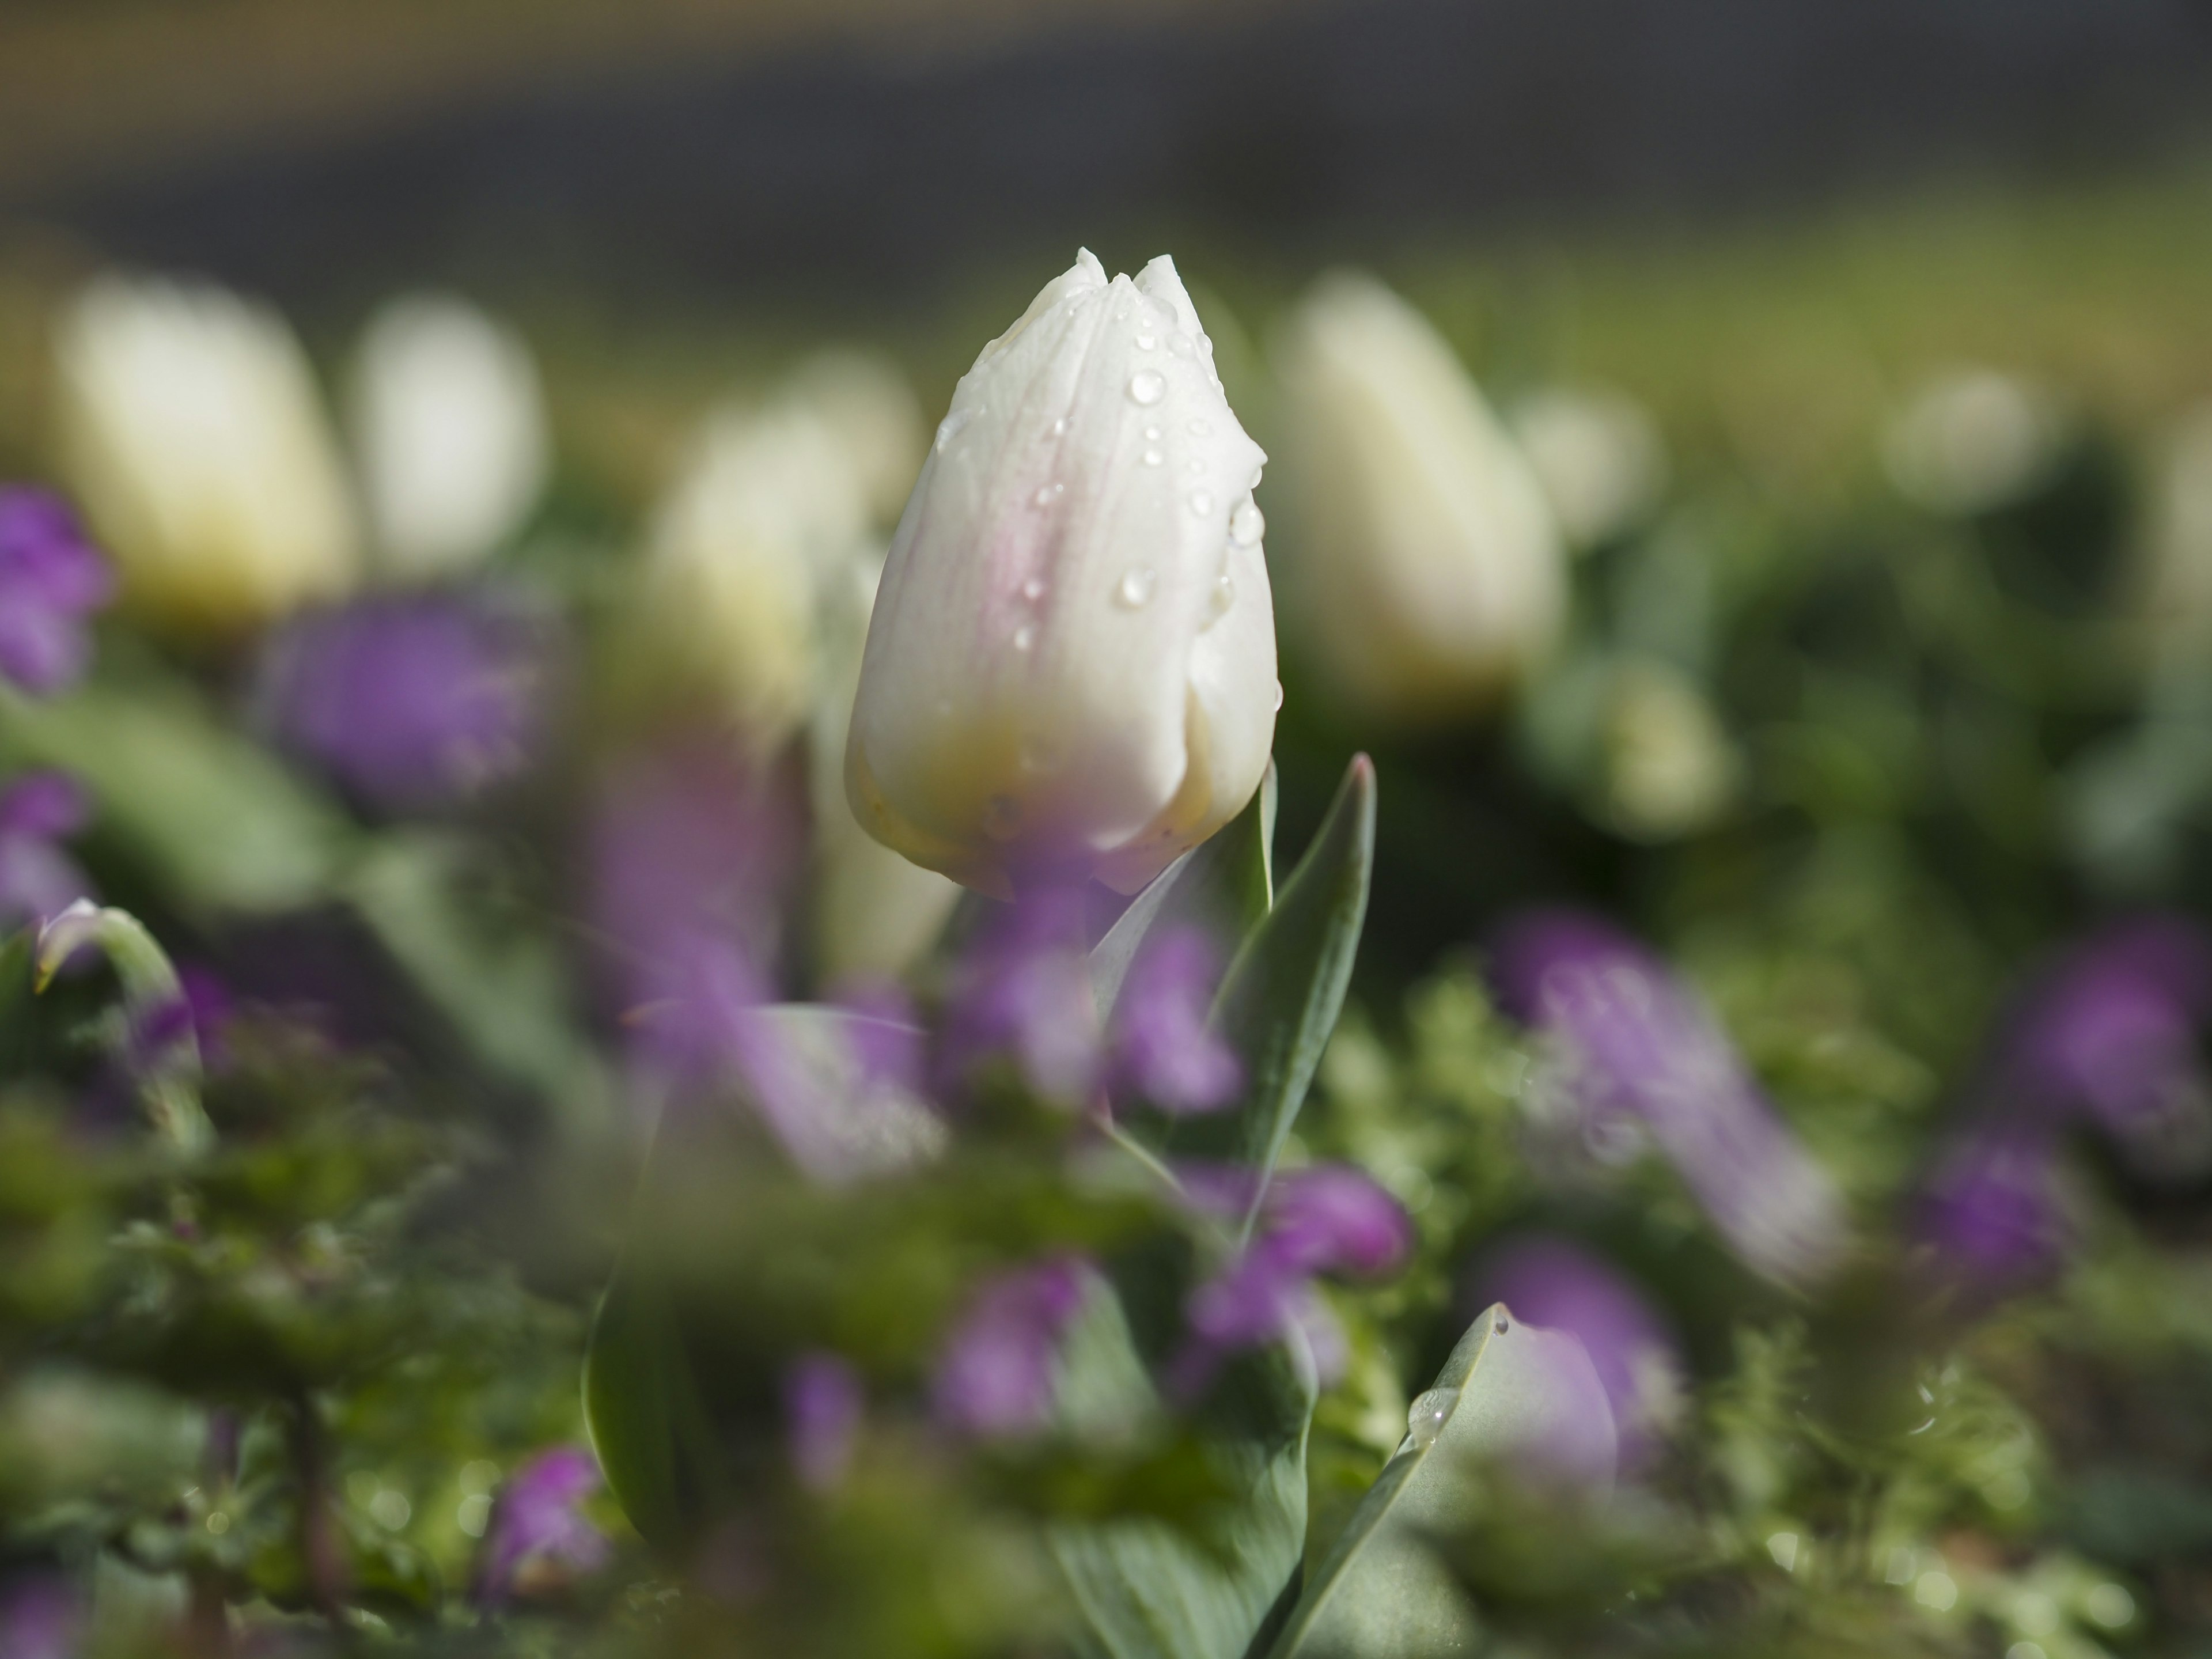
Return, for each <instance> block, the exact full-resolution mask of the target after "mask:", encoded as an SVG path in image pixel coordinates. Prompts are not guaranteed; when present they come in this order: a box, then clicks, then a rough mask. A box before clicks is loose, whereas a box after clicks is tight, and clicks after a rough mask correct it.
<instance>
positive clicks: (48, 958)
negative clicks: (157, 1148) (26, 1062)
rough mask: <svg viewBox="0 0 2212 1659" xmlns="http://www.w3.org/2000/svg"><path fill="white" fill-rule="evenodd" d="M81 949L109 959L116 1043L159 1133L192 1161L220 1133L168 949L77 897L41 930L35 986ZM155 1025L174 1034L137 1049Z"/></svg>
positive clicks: (122, 916)
mask: <svg viewBox="0 0 2212 1659" xmlns="http://www.w3.org/2000/svg"><path fill="white" fill-rule="evenodd" d="M83 950H95V951H100V953H101V954H102V955H104V956H106V958H107V959H108V961H109V962H110V963H112V964H113V966H114V969H115V977H116V981H117V982H118V984H120V985H121V987H123V1007H124V1012H125V1015H126V1016H127V1017H128V1025H127V1027H126V1029H125V1033H124V1035H123V1036H122V1037H121V1038H120V1039H119V1041H120V1043H121V1046H122V1047H123V1048H124V1050H125V1054H126V1056H127V1058H128V1060H129V1061H130V1064H131V1071H132V1072H133V1073H135V1074H136V1075H137V1079H138V1092H139V1095H140V1097H142V1098H143V1100H144V1102H145V1105H146V1114H147V1115H148V1116H149V1118H151V1119H152V1120H153V1123H154V1127H155V1129H157V1130H158V1131H160V1132H161V1134H162V1135H164V1136H165V1137H167V1139H168V1140H169V1141H170V1143H171V1144H172V1145H173V1146H175V1147H176V1149H177V1150H178V1151H179V1152H183V1153H185V1154H186V1155H187V1156H190V1155H192V1154H196V1153H199V1152H205V1151H206V1150H207V1149H208V1147H209V1146H210V1145H211V1144H213V1142H214V1139H215V1131H214V1129H213V1127H210V1124H209V1122H208V1120H207V1114H206V1113H205V1112H204V1111H202V1110H201V1109H200V1045H199V1041H198V1039H197V1037H196V1036H194V1035H193V1033H192V1028H191V1022H190V1021H189V1020H179V1019H177V1018H176V1015H177V1013H178V1012H179V1011H180V1010H181V1009H183V1007H184V1006H185V987H184V985H183V983H182V982H181V981H179V979H178V978H177V970H176V969H174V968H173V967H172V966H171V965H170V963H169V957H168V954H167V952H166V951H163V950H162V949H161V946H160V945H158V944H156V943H155V939H154V936H153V935H152V934H151V933H148V932H147V931H146V927H145V924H144V923H143V922H142V921H139V920H138V918H137V917H136V916H134V915H131V913H130V912H129V911H127V910H117V909H112V908H101V907H100V906H99V905H96V904H94V903H93V902H91V901H90V900H89V899H79V900H78V901H77V902H76V903H74V904H72V905H70V907H69V908H68V909H66V910H64V911H63V912H62V913H61V915H58V916H56V917H55V918H54V919H53V920H52V921H50V922H48V923H47V924H46V926H45V927H41V928H40V930H39V954H38V975H37V979H36V981H34V983H35V986H36V988H37V989H39V990H40V991H44V990H45V989H46V987H47V986H48V985H49V984H50V983H51V982H52V980H53V976H54V975H56V974H57V973H58V972H60V971H61V966H62V964H63V963H65V962H67V961H68V960H69V959H70V957H73V956H75V955H76V953H77V952H78V951H83ZM158 1022H166V1023H167V1024H168V1025H169V1026H171V1027H173V1028H174V1029H171V1030H164V1031H162V1033H161V1041H160V1042H159V1044H158V1045H157V1046H149V1047H148V1048H147V1049H146V1051H145V1052H143V1053H138V1052H135V1051H136V1050H137V1049H138V1048H139V1047H140V1045H141V1044H142V1043H143V1042H146V1039H147V1037H148V1035H149V1033H151V1032H153V1031H155V1030H156V1029H157V1023H158Z"/></svg>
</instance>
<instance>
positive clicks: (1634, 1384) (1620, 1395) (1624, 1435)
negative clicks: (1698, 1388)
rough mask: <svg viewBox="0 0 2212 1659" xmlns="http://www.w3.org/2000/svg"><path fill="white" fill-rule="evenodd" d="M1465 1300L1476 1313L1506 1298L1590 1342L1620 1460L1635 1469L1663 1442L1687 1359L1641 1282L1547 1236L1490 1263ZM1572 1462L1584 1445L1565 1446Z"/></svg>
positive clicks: (1526, 1313)
mask: <svg viewBox="0 0 2212 1659" xmlns="http://www.w3.org/2000/svg"><path fill="white" fill-rule="evenodd" d="M1471 1283H1472V1285H1473V1289H1472V1291H1471V1293H1470V1294H1469V1295H1468V1296H1467V1297H1464V1298H1462V1306H1463V1307H1464V1308H1465V1309H1466V1310H1468V1312H1469V1313H1470V1314H1472V1313H1474V1312H1479V1311H1480V1310H1482V1309H1484V1308H1486V1307H1488V1306H1489V1305H1490V1304H1492V1303H1493V1302H1502V1303H1504V1304H1505V1305H1506V1307H1507V1308H1508V1309H1509V1310H1510V1311H1511V1312H1512V1314H1513V1315H1514V1316H1515V1317H1516V1318H1517V1319H1519V1320H1521V1321H1522V1322H1523V1323H1525V1324H1529V1325H1539V1326H1543V1327H1545V1328H1548V1329H1552V1330H1558V1331H1565V1332H1566V1333H1568V1334H1570V1335H1571V1336H1573V1337H1574V1338H1575V1340H1577V1341H1578V1342H1580V1343H1581V1344H1582V1345H1583V1352H1585V1353H1587V1354H1588V1355H1589V1360H1590V1364H1591V1366H1592V1367H1593V1368H1594V1369H1595V1370H1596V1372H1597V1377H1598V1382H1599V1383H1601V1384H1602V1385H1603V1387H1604V1389H1605V1395H1606V1399H1607V1401H1609V1402H1610V1403H1611V1405H1612V1407H1613V1425H1614V1427H1615V1428H1616V1429H1617V1430H1618V1431H1619V1434H1620V1458H1621V1462H1623V1463H1625V1464H1626V1465H1627V1466H1628V1467H1630V1468H1634V1467H1636V1466H1637V1465H1638V1463H1640V1462H1644V1460H1645V1459H1647V1458H1649V1457H1650V1455H1651V1454H1652V1452H1653V1451H1654V1450H1655V1449H1656V1446H1657V1437H1658V1432H1659V1431H1660V1430H1662V1428H1663V1427H1664V1426H1665V1425H1666V1422H1667V1419H1668V1417H1669V1416H1670V1415H1671V1414H1672V1413H1673V1412H1674V1408H1675V1407H1676V1405H1677V1404H1678V1403H1679V1400H1680V1383H1681V1377H1682V1363H1681V1358H1680V1353H1679V1352H1678V1351H1677V1349H1676V1346H1675V1343H1674V1337H1673V1335H1672V1334H1670V1333H1669V1331H1668V1328H1667V1327H1666V1325H1665V1323H1664V1322H1662V1320H1661V1319H1660V1317H1659V1316H1658V1315H1657V1314H1656V1312H1654V1311H1653V1310H1652V1308H1651V1305H1650V1303H1648V1302H1646V1301H1645V1300H1644V1297H1642V1295H1640V1294H1639V1293H1638V1291H1637V1290H1636V1287H1635V1286H1634V1285H1631V1284H1630V1283H1629V1282H1628V1280H1627V1279H1625V1278H1623V1277H1622V1276H1621V1274H1620V1273H1618V1272H1616V1271H1615V1270H1614V1269H1613V1267H1611V1266H1610V1265H1608V1264H1607V1262H1605V1261H1601V1259H1600V1258H1598V1257H1597V1256H1595V1255H1591V1254H1590V1253H1589V1251H1587V1250H1584V1249H1580V1248H1579V1247H1577V1246H1576V1245H1574V1244H1571V1243H1567V1242H1566V1241H1565V1240H1564V1239H1559V1238H1551V1237H1543V1236H1541V1235H1537V1236H1529V1237H1522V1238H1520V1239H1517V1240H1515V1241H1513V1242H1512V1243H1509V1244H1507V1245H1506V1246H1505V1247H1504V1248H1503V1249H1500V1250H1498V1251H1497V1252H1496V1253H1495V1254H1493V1255H1491V1256H1490V1257H1489V1258H1488V1260H1486V1261H1484V1262H1483V1263H1482V1264H1481V1265H1480V1267H1479V1269H1478V1270H1477V1272H1476V1273H1474V1276H1473V1278H1472V1280H1471ZM1562 1450H1563V1451H1565V1453H1566V1454H1567V1455H1566V1456H1565V1457H1564V1458H1562V1460H1561V1461H1562V1462H1569V1463H1573V1462H1577V1459H1578V1458H1579V1455H1580V1452H1581V1448H1580V1447H1579V1446H1576V1447H1570V1448H1562Z"/></svg>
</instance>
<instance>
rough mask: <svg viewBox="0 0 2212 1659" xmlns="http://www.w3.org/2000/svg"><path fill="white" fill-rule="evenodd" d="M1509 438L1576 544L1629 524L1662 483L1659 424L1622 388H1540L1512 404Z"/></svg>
mask: <svg viewBox="0 0 2212 1659" xmlns="http://www.w3.org/2000/svg"><path fill="white" fill-rule="evenodd" d="M1513 435H1514V436H1515V437H1516V438H1517V439H1519V440H1520V442H1521V449H1522V453H1524V454H1525V455H1527V456H1528V464H1529V465H1531V466H1533V467H1534V468H1535V470H1536V481H1537V482H1538V483H1541V484H1542V485H1543V487H1544V494H1545V496H1546V497H1547V499H1548V500H1549V501H1551V503H1552V512H1553V515H1554V516H1555V517H1556V518H1557V519H1558V520H1559V528H1560V529H1561V530H1563V531H1564V532H1566V537H1567V539H1568V540H1569V541H1570V542H1571V543H1572V544H1574V545H1575V546H1577V547H1578V548H1579V547H1589V546H1592V545H1594V544H1596V543H1598V542H1601V541H1604V540H1606V539H1607V538H1610V537H1613V536H1617V535H1619V534H1620V532H1622V531H1624V530H1627V529H1630V528H1632V527H1633V526H1635V525H1636V523H1637V522H1638V520H1641V519H1642V518H1643V517H1644V514H1646V513H1649V512H1650V510H1651V507H1652V505H1653V503H1655V502H1656V501H1657V500H1658V499H1659V493H1660V491H1661V490H1662V489H1664V488H1665V486H1666V483H1667V450H1666V446H1665V445H1664V443H1662V441H1661V439H1660V436H1659V428H1658V427H1657V425H1656V424H1655V423H1654V422H1653V421H1652V419H1651V416H1650V415H1649V414H1647V413H1645V411H1644V405H1643V404H1639V403H1638V402H1637V401H1636V400H1635V399H1634V398H1631V397H1629V396H1627V395H1626V393H1625V392H1613V391H1608V390H1600V389H1595V388H1583V387H1577V386H1549V387H1547V388H1545V389H1544V390H1543V391H1541V392H1537V393H1535V394H1534V396H1532V397H1528V398H1523V399H1522V401H1521V402H1520V403H1519V404H1516V406H1515V408H1514V410H1513Z"/></svg>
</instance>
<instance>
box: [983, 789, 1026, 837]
mask: <svg viewBox="0 0 2212 1659" xmlns="http://www.w3.org/2000/svg"><path fill="white" fill-rule="evenodd" d="M1021 825H1022V804H1021V802H1019V801H1018V800H1016V799H1014V798H1013V797H1012V795H994V796H992V797H991V799H988V800H987V801H985V802H984V803H983V833H984V834H985V835H987V836H990V837H991V839H992V840H994V841H1004V840H1006V837H1007V836H1011V835H1012V834H1013V833H1014V831H1015V830H1017V829H1020V828H1021Z"/></svg>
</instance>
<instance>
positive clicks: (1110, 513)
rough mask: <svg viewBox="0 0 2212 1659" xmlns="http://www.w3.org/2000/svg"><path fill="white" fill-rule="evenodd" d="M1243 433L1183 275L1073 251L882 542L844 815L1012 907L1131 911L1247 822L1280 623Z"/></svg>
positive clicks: (1164, 263) (1266, 734)
mask: <svg viewBox="0 0 2212 1659" xmlns="http://www.w3.org/2000/svg"><path fill="white" fill-rule="evenodd" d="M1266 459H1267V457H1266V455H1265V454H1264V453H1262V452H1261V449H1260V447H1258V446H1257V445H1256V444H1255V443H1254V442H1253V441H1251V440H1250V439H1249V437H1247V436H1246V435H1245V434H1244V430H1243V428H1242V427H1241V426H1240V425H1238V424H1237V417H1236V416H1235V415H1234V414H1233V413H1232V412H1231V410H1230V407H1229V402H1228V398H1226V396H1225V394H1224V392H1223V391H1222V387H1221V382H1220V380H1219V379H1218V377H1217V376H1216V375H1215V374H1214V372H1213V366H1212V343H1211V342H1210V341H1209V340H1208V339H1207V338H1206V331H1205V330H1204V328H1203V327H1202V326H1200V323H1199V319H1198V313H1197V312H1196V310H1195V309H1194V307H1192V305H1191V302H1190V297H1189V295H1188V294H1186V293H1185V292H1184V291H1183V286H1182V281H1181V279H1180V278H1179V277H1177V276H1176V270H1175V265H1174V263H1173V262H1172V261H1171V260H1170V259H1168V258H1164V257H1163V258H1158V259H1155V260H1153V261H1152V264H1149V265H1147V266H1146V267H1145V269H1144V270H1143V271H1142V272H1141V273H1139V276H1137V277H1136V278H1135V280H1133V281H1132V280H1131V279H1130V278H1128V277H1127V276H1117V277H1115V278H1114V279H1113V280H1112V281H1111V282H1109V281H1108V280H1107V277H1106V273H1105V271H1104V270H1103V269H1102V268H1101V266H1100V265H1099V264H1098V261H1097V259H1095V258H1092V257H1091V253H1090V252H1088V250H1085V252H1082V253H1081V254H1080V255H1079V257H1078V258H1077V261H1076V263H1075V264H1074V265H1073V267H1072V268H1070V269H1069V270H1066V271H1065V272H1064V273H1062V274H1061V275H1060V276H1058V277H1056V278H1054V280H1053V281H1052V282H1051V283H1048V284H1047V285H1046V287H1045V289H1044V290H1043V292H1042V293H1041V294H1039V295H1037V297H1036V300H1035V301H1033V302H1032V303H1031V304H1030V308H1029V309H1028V311H1026V312H1025V313H1023V315H1022V317H1021V319H1019V320H1018V322H1016V323H1015V325H1013V327H1012V328H1011V329H1009V330H1008V331H1006V333H1005V334H1003V335H1001V336H1000V337H999V338H998V339H996V340H994V341H993V342H992V343H990V344H989V345H988V346H987V347H985V348H984V349H983V353H982V356H980V357H978V358H977V359H976V361H975V367H974V368H971V369H969V372H968V374H967V375H966V376H965V377H964V378H963V380H961V382H960V385H959V386H958V388H957V390H956V391H955V392H954V393H953V398H952V407H951V412H950V413H949V414H947V416H945V421H944V423H943V424H942V425H941V426H939V428H938V432H937V438H936V441H935V442H934V443H933V446H932V448H931V453H930V454H929V456H928V458H927V460H926V461H925V462H924V463H923V465H922V471H921V479H920V481H919V482H918V483H916V484H915V489H914V495H913V496H912V498H911V499H910V500H909V501H908V503H907V509H906V515H905V517H904V519H903V520H902V521H901V523H900V525H899V529H898V534H897V536H896V538H895V539H894V541H893V542H892V544H891V550H890V560H889V562H888V564H887V566H886V568H885V571H884V581H883V587H882V592H881V593H880V595H879V596H878V599H877V602H876V609H875V614H874V617H873V619H872V622H871V624H870V627H869V632H868V641H867V649H866V656H865V659H864V661H863V664H862V667H861V672H860V693H859V696H858V699H857V701H856V702H855V704H854V712H853V726H852V733H851V738H850V740H849V742H848V745H847V750H846V782H847V786H848V791H849V793H850V794H851V797H852V801H853V807H854V811H855V813H856V814H857V815H858V817H860V822H861V823H863V824H864V825H866V827H867V829H869V831H870V833H872V835H874V836H876V837H877V838H878V840H880V841H882V842H884V843H885V844H886V845H887V846H890V847H892V848H896V849H897V850H898V851H900V852H902V853H903V854H906V855H907V856H908V858H910V859H912V860H914V861H915V862H916V863H917V864H921V865H925V866H928V867H929V868H931V869H933V870H940V871H943V872H945V874H947V875H950V876H951V877H953V878H956V879H957V880H959V881H962V882H964V883H966V884H968V885H969V886H971V887H975V888H977V889H980V890H982V891H984V892H987V893H992V894H994V895H997V896H1001V897H1004V896H1009V895H1010V894H1011V893H1012V890H1013V888H1014V886H1015V884H1016V882H1017V880H1018V879H1026V878H1039V879H1042V878H1070V877H1076V876H1096V877H1097V878H1099V879H1101V880H1103V881H1104V882H1106V883H1108V884H1109V885H1111V886H1113V887H1115V888H1116V889H1118V890H1121V891H1123V892H1133V891H1135V890H1137V889H1139V888H1140V887H1142V886H1143V885H1144V884H1146V882H1147V881H1149V880H1151V879H1152V877H1153V876H1154V875H1156V874H1158V872H1160V871H1161V870H1162V869H1163V868H1164V867H1165V866H1167V865H1168V864H1169V863H1170V861H1171V860H1173V859H1174V858H1175V857H1176V854H1179V853H1181V852H1182V851H1183V850H1184V849H1185V848H1188V847H1191V846H1193V845H1194V844H1196V843H1197V842H1200V841H1203V840H1204V839H1205V838H1206V836H1210V835H1212V833H1213V832H1214V831H1215V830H1216V829H1219V828H1220V827H1221V826H1222V825H1223V824H1225V823H1228V821H1229V820H1230V819H1231V818H1232V817H1235V816H1236V815H1237V812H1238V811H1241V810H1242V809H1243V805H1244V804H1245V802H1246V801H1248V800H1249V799H1251V796H1252V793H1253V792H1254V791H1255V789H1257V788H1258V787H1259V786H1260V780H1261V775H1262V774H1263V773H1264V772H1265V771H1266V769H1267V755H1268V750H1269V746H1270V744H1271V743H1272V742H1273V735H1274V723H1275V708H1276V706H1277V704H1278V702H1279V698H1280V692H1279V688H1278V687H1277V684H1276V682H1275V636H1274V611H1273V600H1272V599H1271V597H1270V594H1269V591H1268V584H1267V564H1266V562H1265V560H1264V559H1263V557H1262V556H1261V544H1260V538H1261V532H1262V530H1263V529H1264V528H1265V526H1264V522H1263V520H1261V515H1260V510H1259V508H1258V507H1257V506H1255V504H1254V502H1253V500H1252V490H1253V489H1254V487H1255V485H1256V484H1257V483H1259V478H1260V468H1261V465H1262V463H1264V462H1265V460H1266Z"/></svg>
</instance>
